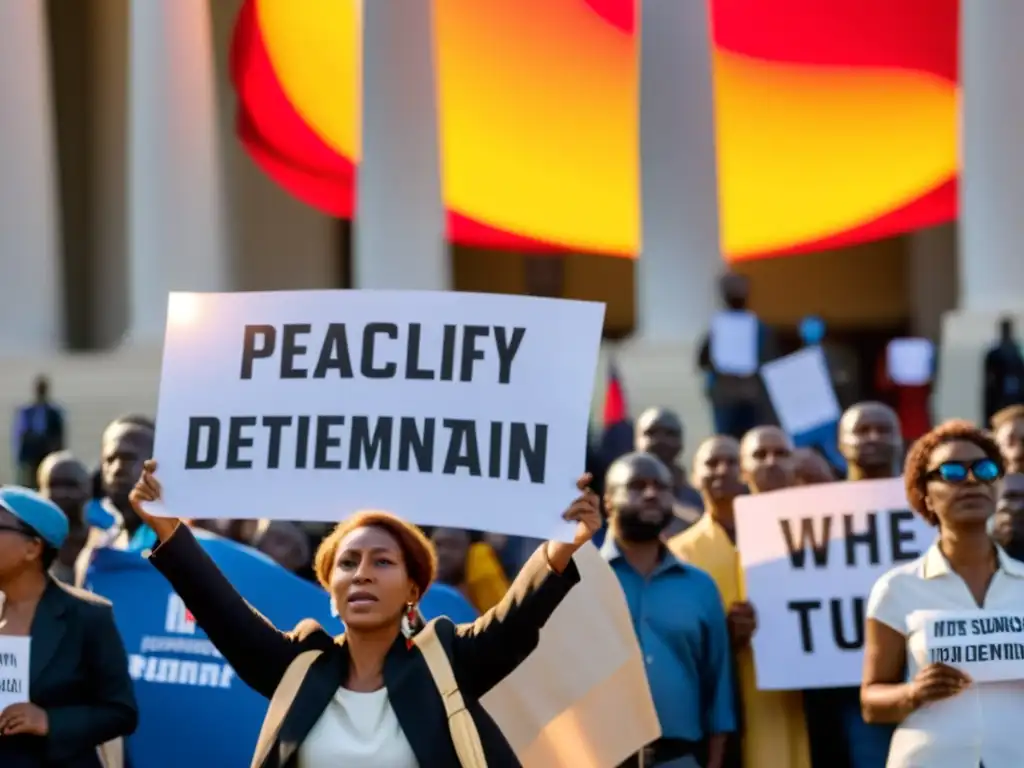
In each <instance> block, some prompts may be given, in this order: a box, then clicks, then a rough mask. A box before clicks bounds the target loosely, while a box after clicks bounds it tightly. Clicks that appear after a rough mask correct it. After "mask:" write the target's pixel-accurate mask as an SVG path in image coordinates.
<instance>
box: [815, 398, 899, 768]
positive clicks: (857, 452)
mask: <svg viewBox="0 0 1024 768" xmlns="http://www.w3.org/2000/svg"><path fill="white" fill-rule="evenodd" d="M838 442H839V451H840V453H842V455H843V458H844V459H845V460H846V465H847V476H846V479H847V480H851V481H860V480H881V479H886V478H892V477H896V476H897V475H898V473H899V469H898V464H899V460H900V454H901V452H902V448H903V439H902V431H901V429H900V421H899V417H897V415H896V412H895V411H894V410H893V409H892V408H890V407H889V406H888V405H885V404H884V403H879V402H875V401H865V402H862V403H857V404H856V405H854V406H851V407H850V408H847V409H846V411H845V412H844V413H843V415H842V417H841V418H840V419H839V438H838ZM804 700H805V702H806V705H807V706H806V711H807V728H808V734H809V736H810V740H811V759H812V762H813V763H814V765H816V766H817V765H826V766H832V765H837V766H838V765H843V766H845V765H849V766H851V768H882V766H884V765H885V760H886V755H887V754H888V753H889V743H890V741H891V740H892V727H891V726H889V725H886V724H884V723H867V722H865V721H864V717H863V715H862V713H861V707H860V692H859V690H858V689H857V688H816V689H814V690H810V691H805V692H804Z"/></svg>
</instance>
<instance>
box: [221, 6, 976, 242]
mask: <svg viewBox="0 0 1024 768" xmlns="http://www.w3.org/2000/svg"><path fill="white" fill-rule="evenodd" d="M433 2H434V6H435V34H436V38H437V39H436V51H437V68H438V73H437V76H438V99H439V101H438V106H439V115H440V118H439V119H440V129H441V148H442V179H443V194H444V200H445V203H446V206H447V210H448V229H449V235H450V237H451V238H452V239H453V240H454V241H455V242H458V243H463V244H470V245H485V246H488V247H498V248H510V249H517V250H525V251H533V252H544V251H562V250H564V251H582V252H593V253H603V254H610V255H621V256H634V255H636V253H637V251H638V249H639V232H640V221H639V216H640V211H639V208H640V206H639V169H638V147H637V141H638V132H639V127H638V119H639V114H638V112H639V110H638V93H639V82H638V68H637V46H638V43H639V37H638V30H637V20H636V12H635V6H634V0H433ZM711 2H712V11H713V14H712V15H713V36H714V61H713V67H714V78H715V100H716V104H715V109H716V123H717V134H718V147H717V151H718V168H719V198H720V205H721V212H722V213H721V220H722V243H723V248H724V251H725V252H726V253H727V254H728V256H729V257H730V258H732V259H746V258H758V257H765V256H777V255H783V254H788V253H799V252H805V251H811V250H818V249H822V248H826V247H833V246H838V245H843V244H851V243H854V242H859V241H863V240H868V239H873V238H878V237H883V236H886V235H891V234H896V233H899V232H905V231H909V230H913V229H916V228H918V227H922V226H927V225H930V224H936V223H940V222H943V221H948V220H950V219H952V218H954V217H955V215H956V180H957V171H958V169H957V162H958V160H957V155H958V153H957V117H956V109H957V98H958V91H957V32H958V28H957V27H958V24H957V20H958V0H900V1H899V2H893V0H830V1H829V2H827V3H826V2H821V0H711ZM361 6H362V3H361V2H360V0H304V2H301V3H299V2H295V0H246V3H245V4H244V6H243V8H242V11H241V14H240V16H239V19H238V23H237V27H236V30H235V39H234V45H233V50H232V70H233V78H234V82H235V87H236V89H237V92H238V97H239V107H238V133H239V137H240V138H241V140H242V141H243V143H244V144H245V146H246V148H247V150H248V152H249V153H250V155H251V156H252V157H253V158H254V160H255V161H256V162H257V163H258V164H259V165H260V166H261V167H262V168H263V169H264V170H265V171H266V172H267V173H268V174H269V175H270V176H271V177H272V178H274V179H275V180H276V181H277V183H279V184H280V185H281V186H283V187H284V188H286V189H287V190H289V191H290V192H291V193H292V194H294V195H295V196H296V197H298V198H300V199H301V200H303V201H305V202H306V203H308V204H309V205H312V206H314V207H316V208H318V209H320V210H323V211H325V212H327V213H330V214H332V215H335V216H341V217H348V216H351V214H352V211H353V207H354V205H353V195H354V190H355V183H354V179H355V173H356V170H357V168H358V164H359V155H360V138H359V126H360V120H359V110H360V101H361V94H360V60H361V51H360V46H361Z"/></svg>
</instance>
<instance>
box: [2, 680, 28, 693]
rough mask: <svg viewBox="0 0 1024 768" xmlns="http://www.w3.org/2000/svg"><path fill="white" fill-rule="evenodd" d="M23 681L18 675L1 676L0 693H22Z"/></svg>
mask: <svg viewBox="0 0 1024 768" xmlns="http://www.w3.org/2000/svg"><path fill="white" fill-rule="evenodd" d="M22 692H23V691H22V681H21V680H19V679H18V678H16V677H13V678H12V677H0V693H7V694H12V693H15V694H20V693H22Z"/></svg>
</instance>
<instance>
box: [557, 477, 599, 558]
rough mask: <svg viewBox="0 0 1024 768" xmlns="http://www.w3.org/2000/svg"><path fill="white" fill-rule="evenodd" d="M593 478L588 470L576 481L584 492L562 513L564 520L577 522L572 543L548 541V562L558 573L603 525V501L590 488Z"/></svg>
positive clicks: (577, 485)
mask: <svg viewBox="0 0 1024 768" xmlns="http://www.w3.org/2000/svg"><path fill="white" fill-rule="evenodd" d="M593 479H594V478H593V475H591V474H590V473H589V472H586V473H584V474H583V476H582V477H580V479H579V480H577V481H576V487H577V488H579V490H581V491H582V492H583V493H582V494H581V495H580V496H577V497H576V500H575V501H573V503H572V504H570V505H569V508H568V509H567V510H565V512H563V513H562V519H563V520H572V521H575V523H576V532H575V534H574V536H573V540H572V543H571V544H568V543H566V542H564V541H549V542H548V543H547V555H548V563H549V564H550V565H551V567H552V569H554V570H555V571H556V572H558V573H561V572H562V571H564V570H565V569H566V568H567V567H568V565H569V561H570V560H571V559H572V556H573V554H574V553H575V552H576V550H578V549H579V548H580V547H582V546H583V545H584V544H586V543H587V542H588V541H590V540H591V539H592V538H593V536H594V534H595V533H597V531H598V529H599V528H600V527H601V502H600V500H599V499H598V498H597V494H596V493H594V492H593V491H592V490H591V489H590V483H591V481H592V480H593Z"/></svg>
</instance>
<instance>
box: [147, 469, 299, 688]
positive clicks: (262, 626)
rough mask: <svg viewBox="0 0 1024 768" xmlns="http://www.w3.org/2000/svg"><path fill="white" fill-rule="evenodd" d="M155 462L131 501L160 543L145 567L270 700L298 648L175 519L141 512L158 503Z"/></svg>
mask: <svg viewBox="0 0 1024 768" xmlns="http://www.w3.org/2000/svg"><path fill="white" fill-rule="evenodd" d="M155 472H156V462H155V461H148V462H146V466H145V469H144V470H143V472H142V477H141V478H140V479H139V482H138V484H137V485H136V486H135V489H134V490H133V491H132V494H131V502H132V506H133V507H134V509H135V511H136V512H137V513H138V515H139V517H141V518H142V520H143V522H145V523H146V524H147V525H148V526H149V527H150V528H152V529H153V531H154V532H155V533H156V535H157V537H158V538H159V539H160V545H159V546H158V547H157V548H156V549H155V550H153V554H152V555H150V558H149V560H150V562H151V563H153V565H155V566H156V567H157V569H158V570H159V571H160V572H161V573H162V574H163V575H164V576H165V577H166V578H167V580H168V581H169V582H170V583H171V586H172V587H173V588H174V591H175V592H177V593H178V595H179V597H181V599H182V602H184V603H185V607H186V608H188V610H189V612H190V613H191V614H192V616H193V617H194V618H195V620H196V623H197V624H198V625H199V626H200V627H202V629H203V631H204V632H206V635H207V637H209V638H210V641H211V642H212V643H213V644H214V646H215V647H216V648H217V650H218V651H220V653H221V655H223V656H224V658H225V659H226V660H227V662H228V663H229V664H230V665H231V666H232V668H233V669H234V670H235V674H237V675H238V677H239V678H240V679H241V680H242V682H244V683H245V684H246V685H248V686H249V687H250V688H252V689H253V690H255V691H256V692H257V693H260V694H262V695H263V696H266V697H267V698H270V697H271V696H273V694H274V690H275V689H276V688H277V684H278V683H279V682H280V681H281V678H282V677H283V676H284V673H285V670H286V669H287V668H288V665H289V664H290V663H291V661H292V659H294V658H295V656H297V655H298V653H299V652H300V649H299V648H298V646H297V641H296V640H295V639H294V638H293V637H292V636H291V635H288V634H285V633H283V632H281V631H280V630H278V629H277V628H276V627H274V625H273V624H271V623H270V622H269V621H268V620H267V619H266V618H265V617H264V616H263V615H262V614H260V613H259V611H257V610H256V609H255V608H253V607H252V606H251V605H249V604H248V603H247V602H246V601H245V599H244V598H243V597H242V596H241V595H240V594H239V593H238V591H237V590H236V589H235V588H234V587H233V586H232V585H231V582H229V581H228V580H227V578H226V577H225V576H224V574H223V573H221V571H220V569H219V568H218V567H217V565H216V564H215V563H214V562H213V560H212V559H211V558H210V556H209V555H208V554H207V553H206V550H205V549H203V547H202V546H201V545H200V544H199V542H198V541H197V540H196V538H195V536H193V535H192V531H191V529H190V528H189V527H188V526H187V525H182V524H181V521H180V520H176V519H174V518H168V517H156V516H154V515H150V514H149V513H147V512H146V510H145V509H144V508H143V505H145V504H146V503H149V502H155V501H158V500H159V499H160V483H159V481H157V479H156V477H155Z"/></svg>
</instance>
